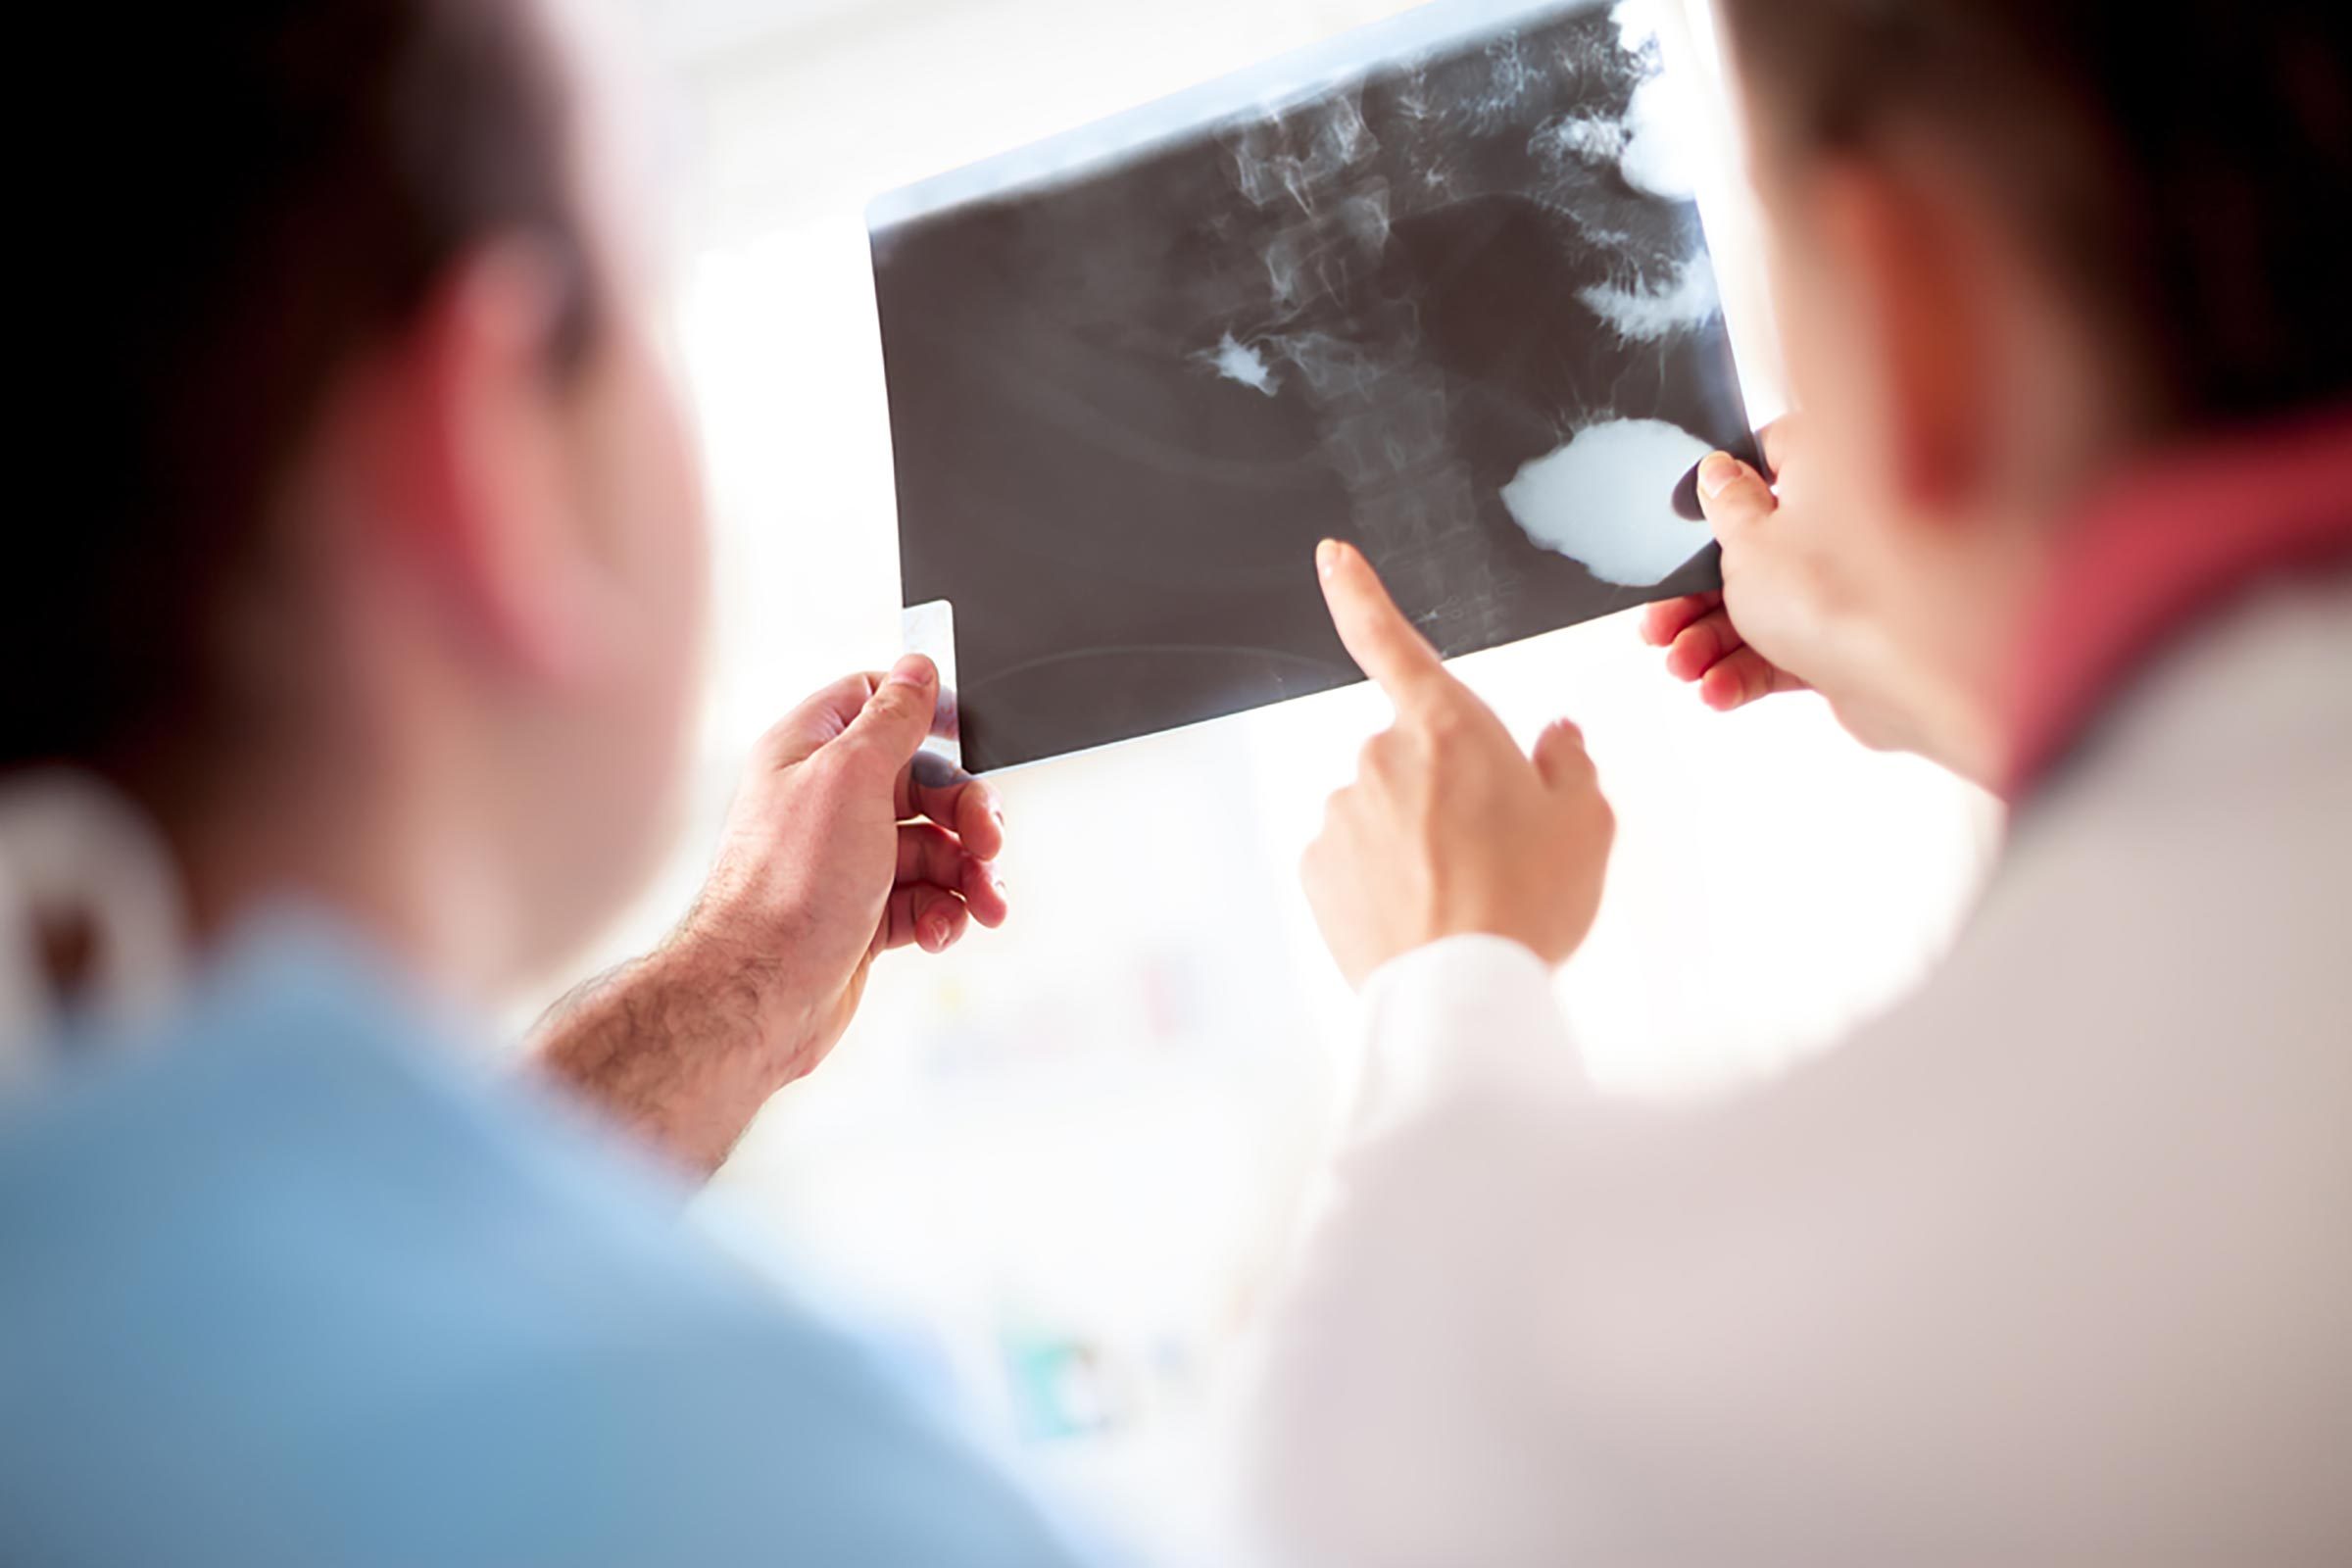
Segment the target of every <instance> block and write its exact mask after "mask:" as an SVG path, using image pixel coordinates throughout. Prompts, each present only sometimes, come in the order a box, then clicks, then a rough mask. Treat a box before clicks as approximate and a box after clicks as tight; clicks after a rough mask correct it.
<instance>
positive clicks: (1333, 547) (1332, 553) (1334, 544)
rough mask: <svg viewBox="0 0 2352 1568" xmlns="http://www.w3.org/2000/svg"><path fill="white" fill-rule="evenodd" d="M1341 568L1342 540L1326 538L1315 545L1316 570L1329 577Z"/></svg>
mask: <svg viewBox="0 0 2352 1568" xmlns="http://www.w3.org/2000/svg"><path fill="white" fill-rule="evenodd" d="M1339 569H1340V542H1339V541H1338V540H1337V539H1326V540H1324V541H1323V542H1322V543H1321V544H1319V545H1317V546H1315V570H1316V572H1317V573H1318V574H1319V575H1321V576H1324V577H1329V576H1330V575H1331V574H1332V573H1333V572H1335V571H1337V570H1339Z"/></svg>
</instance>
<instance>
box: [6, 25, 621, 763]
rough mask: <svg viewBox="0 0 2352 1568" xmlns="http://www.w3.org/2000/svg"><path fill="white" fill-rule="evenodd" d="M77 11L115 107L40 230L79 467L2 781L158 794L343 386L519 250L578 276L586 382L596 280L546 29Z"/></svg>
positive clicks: (50, 518) (9, 712)
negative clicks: (32, 772)
mask: <svg viewBox="0 0 2352 1568" xmlns="http://www.w3.org/2000/svg"><path fill="white" fill-rule="evenodd" d="M66 9H67V15H65V16H64V17H61V18H60V19H59V20H58V23H57V25H60V26H62V27H63V28H64V29H65V30H66V31H68V32H69V33H78V34H81V35H82V36H80V37H75V38H70V39H69V40H68V44H67V47H65V48H63V49H62V50H60V51H58V52H57V53H56V54H55V55H54V58H55V59H57V60H59V61H61V62H65V63H68V64H69V65H72V66H73V67H75V68H78V69H79V70H80V71H82V72H84V73H87V74H88V79H89V80H91V81H93V82H96V83H99V84H101V85H102V88H103V91H102V92H101V93H99V94H96V95H94V96H92V97H90V98H86V99H85V100H84V101H85V102H86V103H91V104H95V105H97V106H98V107H97V108H96V111H95V115H94V117H93V118H94V119H95V120H96V121H97V122H98V124H97V127H96V128H95V129H94V130H92V129H83V130H80V131H78V132H75V133H73V134H76V135H78V136H80V137H82V138H85V139H81V140H62V141H61V142H60V143H59V144H58V149H57V151H56V152H55V154H54V157H53V160H52V166H51V175H52V177H54V178H57V179H58V180H59V181H60V183H61V184H62V185H63V186H64V187H65V188H64V189H63V190H62V191H61V193H60V194H59V196H58V198H57V199H56V201H55V203H54V204H53V205H52V207H51V210H48V211H43V212H40V213H38V214H36V215H35V216H36V221H38V222H39V223H40V224H41V225H42V226H43V229H44V237H43V241H42V246H43V251H42V254H43V257H44V258H45V260H43V261H41V262H40V263H38V264H36V265H37V269H38V270H39V271H46V272H48V274H49V275H47V276H45V277H41V276H38V275H37V272H36V284H35V292H34V293H33V294H32V296H31V297H32V298H34V299H35V300H37V301H38V309H39V310H40V311H41V312H43V313H45V314H46V315H47V316H48V317H49V321H48V322H47V323H46V328H47V330H48V331H49V332H50V333H52V334H53V335H54V337H55V343H54V347H53V348H50V349H48V350H45V351H38V352H36V360H37V361H40V362H45V363H37V364H36V366H35V368H34V373H33V374H32V375H31V376H29V377H27V378H26V380H27V381H28V383H29V384H30V385H32V386H34V387H36V388H37V389H38V391H39V395H40V396H41V397H42V398H43V399H44V400H45V401H46V402H47V403H48V405H49V406H50V408H51V409H52V411H53V415H52V417H53V418H54V419H55V420H56V421H57V423H58V425H59V426H60V437H61V439H62V441H63V443H64V448H65V451H66V453H68V454H71V458H70V461H67V462H62V463H55V464H52V463H51V462H50V461H49V457H48V456H45V457H44V460H43V464H42V466H43V467H44V469H46V470H48V471H53V472H57V473H59V474H61V475H62V476H63V478H64V483H63V484H62V486H61V487H60V488H59V489H57V490H55V491H52V492H51V493H50V496H49V499H48V501H46V502H45V503H43V513H42V514H40V515H35V516H34V518H33V519H32V521H31V522H30V524H29V526H27V525H26V524H25V523H19V524H17V525H16V527H15V529H12V532H17V533H18V539H19V549H18V551H17V552H16V557H17V559H15V560H13V561H11V562H10V563H9V564H7V566H6V567H5V569H0V584H4V585H5V586H0V665H4V666H5V668H6V669H7V671H8V673H7V675H6V677H5V679H4V680H0V768H7V767H13V766H18V765H24V764H29V763H38V762H44V761H51V762H64V763H72V764H81V765H86V766H91V767H94V768H98V769H100V770H102V771H107V772H112V773H116V774H117V775H119V776H122V775H128V777H126V778H125V782H134V783H135V782H139V781H140V777H139V776H140V775H142V774H143V773H147V772H150V771H153V770H156V769H159V768H165V769H168V768H172V767H177V766H179V765H180V764H181V763H183V762H184V761H186V760H188V754H189V753H190V752H191V750H192V749H195V748H198V747H200V746H201V744H202V743H201V741H200V739H199V737H200V736H201V735H202V734H203V733H205V732H206V731H207V730H208V729H209V728H210V727H212V726H213V725H215V724H217V723H219V722H221V720H222V719H223V718H224V717H225V712H224V710H225V709H226V707H227V706H228V705H231V704H233V703H234V701H235V696H234V694H232V693H227V692H223V691H221V690H220V689H218V688H219V687H220V685H221V664H222V661H221V658H220V657H219V653H218V649H219V645H220V642H221V636H222V634H223V627H222V624H221V622H222V620H223V618H224V617H225V616H226V615H228V614H229V613H230V612H229V611H228V610H227V609H226V608H225V607H227V606H228V605H229V604H230V603H231V602H232V600H233V599H234V598H235V596H236V590H237V587H238V584H239V582H240V580H241V579H242V578H243V577H244V575H245V574H248V573H251V572H254V571H255V570H256V569H257V567H258V566H259V564H260V563H261V562H262V560H263V558H264V557H265V556H266V555H267V552H268V550H269V547H270V542H271V541H270V534H271V528H270V522H271V519H272V517H273V515H274V514H275V513H276V512H277V511H278V510H280V509H279V508H278V506H277V504H276V498H277V491H278V489H279V488H280V486H281V483H282V480H283V477H284V475H285V472H286V470H287V467H288V465H289V464H290V463H291V461H292V460H293V459H294V458H295V457H296V456H297V454H298V453H299V451H300V450H301V447H302V444H303V442H304V441H305V440H306V439H307V438H308V436H309V435H310V433H311V431H312V429H313V426H314V425H315V423H316V419H317V417H318V414H319V408H320V405H321V403H322V401H323V399H324V398H325V396H326V395H327V393H328V391H329V389H330V387H331V386H332V384H333V382H334V380H335V378H336V377H337V375H338V373H339V372H341V371H344V370H346V369H348V368H349V367H350V366H351V364H352V363H353V362H354V360H355V359H356V358H357V357H358V356H360V355H361V354H363V353H365V352H366V351H367V350H368V348H369V347H370V346H372V345H374V344H377V343H380V342H382V341H384V340H386V339H387V338H389V337H390V336H392V335H393V334H395V333H397V332H398V330H399V329H400V328H401V327H402V326H403V324H404V323H406V322H408V321H410V320H412V319H414V318H415V316H416V314H417V312H418V311H419V310H420V309H421V308H422V307H423V305H424V304H425V302H426V301H427V299H428V298H429V296H430V294H431V292H432V290H433V289H434V287H435V285H436V281H437V280H438V279H439V278H440V277H441V276H442V275H443V274H445V273H446V272H447V271H448V270H449V269H450V268H451V267H452V265H453V264H454V263H455V262H457V261H458V259H459V258H461V257H462V256H463V255H464V254H465V253H466V251H467V250H468V249H469V248H471V247H473V246H475V245H477V244H479V243H481V242H483V241H484V240H486V239H488V238H490V237H491V236H493V235H497V234H503V233H507V232H510V231H515V232H523V233H529V234H532V235H535V236H536V237H538V238H540V239H542V240H543V241H545V242H547V243H548V244H549V245H550V246H551V248H552V249H553V252H554V254H556V255H557V256H558V257H559V259H560V260H561V261H563V262H564V264H565V265H566V268H567V270H568V271H569V272H570V274H571V275H572V279H573V281H574V283H575V285H576V287H575V289H574V292H575V295H576V297H575V298H574V299H573V300H572V302H571V305H570V308H569V310H568V312H567V318H566V320H565V324H564V328H563V330H562V331H561V332H560V333H559V335H558V344H557V349H558V352H559V353H561V354H565V355H569V356H572V357H576V356H577V354H578V353H579V350H580V348H581V345H582V341H583V339H584V337H585V335H586V333H587V332H588V330H589V323H588V320H587V314H588V312H589V310H590V309H591V301H590V297H589V296H590V290H589V287H588V279H587V264H588V255H587V250H586V246H585V240H584V235H583V234H582V233H581V231H580V227H579V224H578V222H577V221H576V213H575V197H574V190H573V172H572V168H571V161H570V153H569V147H570V140H571V138H570V135H569V127H568V119H569V114H570V106H569V104H568V102H567V98H566V91H565V86H564V81H563V80H562V79H561V76H562V73H561V71H560V70H559V68H558V65H557V63H556V60H555V58H554V55H553V52H552V50H551V49H550V48H549V45H548V40H547V39H546V38H545V37H543V36H542V35H541V29H540V25H539V23H538V20H537V18H536V17H535V16H534V15H533V14H532V13H531V11H530V10H529V8H528V4H527V0H210V3H206V4H201V5H184V6H183V5H173V6H160V7H151V8H142V9H141V10H140V11H139V13H138V14H137V15H136V16H135V17H133V18H129V19H125V18H123V17H122V16H121V15H120V14H118V13H115V12H113V11H111V10H109V9H108V8H105V7H69V8H66ZM118 31H119V32H122V33H125V34H127V35H128V36H126V37H120V38H118V37H113V36H110V34H111V33H114V32H118ZM76 46H78V47H76ZM100 69H103V71H104V72H105V75H103V76H100V75H98V74H97V72H98V71H99V70H100ZM41 327H42V323H36V335H38V333H39V331H40V330H41ZM20 530H22V531H20Z"/></svg>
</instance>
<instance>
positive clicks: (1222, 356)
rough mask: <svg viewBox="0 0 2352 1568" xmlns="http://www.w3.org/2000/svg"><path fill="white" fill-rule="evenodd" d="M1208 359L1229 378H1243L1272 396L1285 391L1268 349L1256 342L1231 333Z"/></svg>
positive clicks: (1253, 386) (1240, 380)
mask: <svg viewBox="0 0 2352 1568" xmlns="http://www.w3.org/2000/svg"><path fill="white" fill-rule="evenodd" d="M1208 360H1209V363H1211V364H1212V365H1214V366H1216V368H1217V373H1218V374H1219V375H1221V376H1223V377H1225V379H1226V380H1228V381H1239V382H1241V384H1242V385H1244V386H1246V387H1252V388H1254V389H1256V390H1257V391H1260V392H1263V393H1264V394H1265V395H1266V396H1268V397H1272V396H1273V395H1274V394H1275V393H1276V392H1278V391H1280V390H1281V386H1280V383H1278V382H1277V381H1276V380H1275V379H1274V368H1273V367H1272V366H1270V365H1268V364H1267V363H1266V355H1265V351H1264V350H1263V349H1261V348H1259V347H1258V346H1257V345H1255V344H1254V343H1243V342H1240V341H1237V340H1236V339H1235V337H1234V335H1233V334H1232V333H1231V332H1228V333H1226V334H1225V338H1224V341H1222V342H1220V343H1219V344H1218V345H1217V346H1216V348H1215V349H1213V350H1211V351H1210V353H1209V355H1208Z"/></svg>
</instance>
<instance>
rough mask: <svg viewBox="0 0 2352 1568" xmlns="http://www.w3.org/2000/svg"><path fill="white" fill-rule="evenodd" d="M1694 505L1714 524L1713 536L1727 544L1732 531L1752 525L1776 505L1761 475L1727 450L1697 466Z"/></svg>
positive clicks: (1768, 513)
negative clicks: (1696, 492) (1696, 499)
mask: <svg viewBox="0 0 2352 1568" xmlns="http://www.w3.org/2000/svg"><path fill="white" fill-rule="evenodd" d="M1698 505H1699V510H1700V511H1702V512H1704V513H1705V514H1706V515H1707V521H1708V522H1709V523H1711V524H1712V525H1713V526H1714V529H1715V537H1716V538H1718V539H1720V540H1722V541H1724V542H1725V543H1727V544H1728V543H1730V542H1731V538H1732V536H1733V535H1734V534H1736V533H1738V532H1740V530H1741V529H1744V528H1749V527H1753V526H1754V525H1755V524H1756V523H1757V522H1759V521H1761V520H1762V519H1763V518H1765V517H1767V516H1769V515H1771V514H1772V513H1773V512H1774V511H1776V510H1777V509H1778V508H1779V507H1780V502H1779V500H1778V499H1777V498H1775V497H1774V495H1773V493H1772V486H1770V485H1768V484H1766V483H1765V482H1764V476H1763V475H1762V474H1760V473H1758V472H1756V470H1755V469H1753V468H1751V467H1749V466H1747V465H1746V464H1744V463H1742V462H1740V460H1739V459H1738V458H1735V457H1733V456H1732V455H1731V454H1730V453H1728V452H1718V453H1715V454H1713V455H1712V456H1710V457H1709V458H1708V459H1707V461H1706V462H1704V463H1702V464H1700V465H1699V466H1698Z"/></svg>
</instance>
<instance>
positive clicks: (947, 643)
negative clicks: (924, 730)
mask: <svg viewBox="0 0 2352 1568" xmlns="http://www.w3.org/2000/svg"><path fill="white" fill-rule="evenodd" d="M899 645H900V650H901V652H903V653H908V654H921V655H922V656H923V657H924V658H926V659H928V660H930V661H931V662H932V663H933V664H935V665H937V666H938V667H939V707H938V709H937V710H936V711H934V712H933V713H932V715H931V737H930V739H928V740H926V741H924V742H923V749H922V755H923V756H927V757H935V758H938V759H940V760H943V761H945V762H946V763H947V764H948V765H949V766H950V767H953V768H955V769H956V771H957V772H961V771H962V770H963V725H962V722H961V716H962V714H961V709H960V708H959V706H958V705H957V703H956V607H955V606H954V605H953V604H951V603H949V602H948V601H947V600H945V599H934V600H932V601H931V602H930V603H929V604H923V605H909V606H908V607H907V609H905V610H903V611H901V612H900V613H899ZM917 765H921V764H920V763H919V762H918V764H917Z"/></svg>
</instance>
